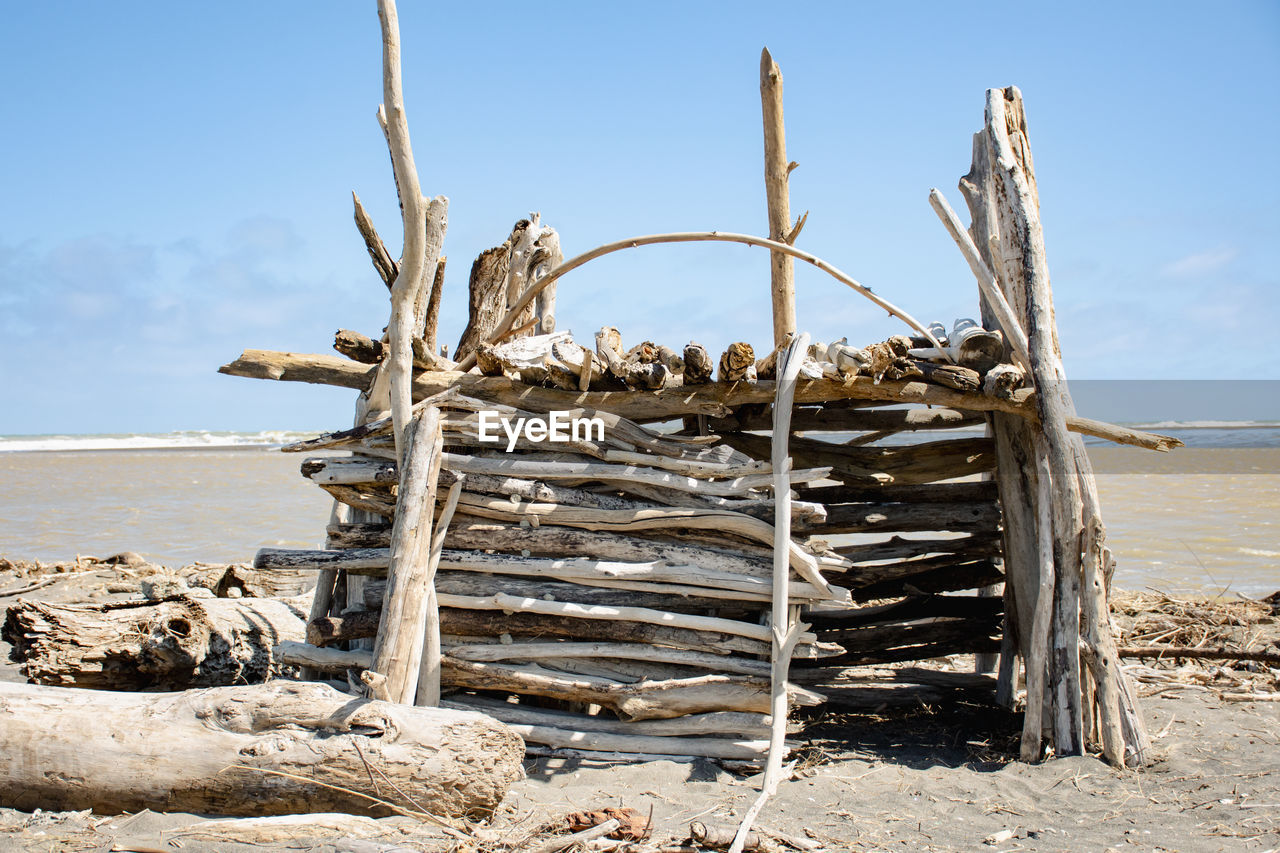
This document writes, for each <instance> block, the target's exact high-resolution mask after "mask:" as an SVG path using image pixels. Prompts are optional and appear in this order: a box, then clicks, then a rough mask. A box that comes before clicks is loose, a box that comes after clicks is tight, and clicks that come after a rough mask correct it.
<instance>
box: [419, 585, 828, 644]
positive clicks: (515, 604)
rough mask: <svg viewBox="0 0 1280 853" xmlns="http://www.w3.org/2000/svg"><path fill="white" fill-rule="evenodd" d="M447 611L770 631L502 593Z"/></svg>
mask: <svg viewBox="0 0 1280 853" xmlns="http://www.w3.org/2000/svg"><path fill="white" fill-rule="evenodd" d="M440 604H441V606H443V607H457V608H460V609H465V610H506V611H509V612H511V613H541V614H543V615H545V616H561V617H565V618H570V619H604V620H609V621H620V622H648V623H649V624H652V625H665V626H669V627H673V628H687V629H689V630H692V631H713V632H717V633H722V634H736V635H738V636H740V637H747V638H749V639H753V640H759V641H761V642H768V640H769V629H768V628H766V627H765V626H763V625H756V624H752V623H749V622H739V621H737V620H736V619H722V618H720V617H718V616H696V615H693V614H689V613H666V612H663V611H660V610H652V609H650V608H646V607H602V606H598V605H597V606H583V605H580V604H574V603H572V602H567V601H544V600H542V599H540V598H517V597H516V596H514V595H507V594H505V593H498V594H497V595H493V596H489V597H487V598H479V597H475V596H468V595H441V596H440ZM816 639H817V637H816V636H814V635H813V634H809V633H803V632H802V633H800V634H799V635H798V640H799V641H801V642H808V643H811V642H813V641H814V640H816Z"/></svg>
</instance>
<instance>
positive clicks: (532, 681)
mask: <svg viewBox="0 0 1280 853" xmlns="http://www.w3.org/2000/svg"><path fill="white" fill-rule="evenodd" d="M444 678H445V681H446V682H447V683H450V684H454V685H457V686H461V687H467V688H471V689H476V690H499V691H511V692H515V693H528V694H532V695H535V696H549V697H552V698H557V699H569V700H572V701H578V702H587V703H592V704H596V705H600V706H602V707H605V708H610V709H612V710H613V711H615V712H616V713H617V714H618V715H619V716H620V717H622V718H623V719H627V720H654V719H669V718H671V717H681V716H684V715H686V714H701V713H707V712H709V711H750V712H755V713H762V712H766V711H768V709H769V692H768V683H767V681H765V680H764V679H757V678H750V677H747V676H739V675H699V676H694V677H691V678H679V679H665V680H661V681H641V682H637V683H635V684H623V683H622V682H618V681H612V680H610V679H606V678H599V677H596V676H586V675H573V676H569V675H566V674H563V673H554V672H551V671H550V670H546V669H543V668H541V667H538V666H533V665H526V666H507V665H503V664H496V663H476V662H473V661H462V660H458V659H456V658H453V657H450V656H449V655H445V657H444ZM791 693H792V699H793V701H794V702H796V703H797V704H799V705H809V706H812V705H816V704H819V703H820V702H821V701H822V700H821V697H820V695H819V694H815V693H813V692H812V691H809V690H805V689H803V688H799V687H796V686H795V685H792V686H791Z"/></svg>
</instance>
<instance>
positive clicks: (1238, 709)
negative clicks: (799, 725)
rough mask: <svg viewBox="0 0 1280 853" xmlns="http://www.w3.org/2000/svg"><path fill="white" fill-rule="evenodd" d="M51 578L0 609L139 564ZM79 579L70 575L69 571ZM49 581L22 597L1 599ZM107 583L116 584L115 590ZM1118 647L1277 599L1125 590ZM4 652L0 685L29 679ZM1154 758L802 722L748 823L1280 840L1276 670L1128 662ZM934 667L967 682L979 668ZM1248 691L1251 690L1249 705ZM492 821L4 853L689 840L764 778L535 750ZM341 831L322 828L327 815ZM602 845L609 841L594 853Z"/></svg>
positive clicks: (168, 833)
mask: <svg viewBox="0 0 1280 853" xmlns="http://www.w3.org/2000/svg"><path fill="white" fill-rule="evenodd" d="M61 568H62V569H63V570H64V572H63V573H62V575H61V576H59V575H56V574H50V573H48V572H46V571H44V570H42V569H37V568H36V567H34V566H32V565H30V564H17V565H13V564H9V565H8V568H7V569H6V570H3V571H0V596H5V597H4V598H0V603H4V604H5V605H8V604H9V603H11V602H13V601H14V600H16V599H17V598H19V597H25V598H32V599H37V600H41V601H50V602H63V603H75V602H88V601H94V602H102V601H103V600H107V599H114V600H122V599H125V598H129V597H131V596H132V597H136V591H131V586H130V585H131V584H136V583H137V582H138V575H139V574H140V573H141V574H145V573H146V570H142V571H141V572H140V571H139V570H136V569H135V570H133V571H130V570H128V569H126V568H124V567H112V566H102V565H94V564H88V563H85V564H83V565H82V566H81V568H79V569H77V568H76V567H75V566H74V565H70V566H68V565H63V566H62V567H61ZM77 571H78V572H79V573H78V574H75V573H74V572H77ZM42 581H46V582H47V583H45V584H44V585H42V586H40V587H39V588H38V589H33V590H30V591H29V592H26V593H23V594H22V595H21V596H9V595H7V593H8V592H9V591H12V590H17V589H20V588H24V587H30V586H32V585H34V584H39V583H41V582H42ZM110 590H114V591H110ZM1116 611H1117V624H1118V626H1119V627H1120V629H1121V630H1122V632H1123V635H1124V637H1126V638H1127V637H1137V636H1142V635H1143V634H1144V632H1147V631H1149V630H1150V629H1151V628H1152V627H1153V626H1164V625H1172V624H1175V623H1177V624H1178V625H1180V626H1181V628H1182V630H1183V631H1184V632H1185V634H1186V637H1182V636H1178V637H1175V638H1174V639H1175V640H1176V641H1182V640H1184V639H1186V638H1188V637H1192V636H1194V635H1196V634H1197V633H1199V635H1200V636H1201V637H1202V638H1206V637H1207V638H1210V639H1213V640H1214V641H1215V642H1217V641H1219V640H1222V641H1223V642H1228V641H1229V642H1235V643H1239V644H1247V645H1248V647H1249V648H1251V649H1255V650H1270V651H1271V652H1273V653H1274V652H1280V627H1278V626H1277V621H1276V615H1275V614H1276V610H1275V608H1274V606H1273V605H1271V604H1268V603H1262V602H1254V603H1245V602H1242V601H1240V600H1239V599H1235V600H1231V599H1219V600H1216V601H1215V600H1209V599H1204V598H1200V599H1193V598H1185V597H1169V596H1161V595H1153V594H1136V593H1120V594H1118V595H1117V596H1116ZM9 653H10V647H9V646H7V645H0V656H3V657H4V658H5V661H4V663H3V665H2V666H0V679H2V680H5V681H23V680H25V679H24V678H23V675H22V673H21V671H20V668H19V666H18V665H17V664H15V663H14V662H12V661H11V660H9V659H8V658H9ZM1130 663H1131V667H1130V672H1131V675H1133V676H1134V677H1135V679H1136V680H1137V681H1138V686H1139V692H1140V693H1141V694H1142V695H1143V697H1144V698H1143V702H1142V708H1143V712H1144V715H1145V719H1146V723H1147V727H1148V729H1149V731H1150V733H1151V735H1152V739H1153V743H1154V748H1155V753H1156V760H1155V761H1154V762H1153V763H1152V765H1151V766H1149V767H1146V768H1143V769H1142V770H1140V771H1132V770H1126V771H1122V770H1117V769H1115V768H1113V767H1111V766H1109V765H1107V764H1105V763H1103V762H1102V761H1100V760H1098V759H1097V758H1094V757H1071V758H1063V759H1058V760H1052V761H1047V762H1045V763H1043V764H1039V765H1028V764H1023V763H1020V762H1017V761H1015V760H1014V758H1015V757H1016V753H1017V743H1018V734H1019V732H1020V730H1021V716H1020V715H1019V714H1015V713H1010V712H1007V711H1004V710H1003V709H1000V708H997V707H994V706H993V705H991V704H990V703H988V702H984V701H981V700H980V699H975V698H974V697H972V696H968V695H966V696H965V697H964V698H958V699H957V701H955V702H948V703H946V704H938V705H917V706H914V707H906V708H885V709H882V710H880V711H878V712H874V713H865V712H864V713H841V712H839V711H838V710H835V711H833V710H826V711H824V712H823V713H822V714H821V715H818V714H814V713H811V714H810V718H811V720H812V722H811V723H810V726H809V728H808V729H807V731H806V735H805V741H806V743H805V746H803V747H802V749H801V750H800V751H799V753H798V755H797V756H796V757H797V761H798V763H797V768H796V772H795V775H794V777H793V778H791V779H790V780H789V781H786V782H785V783H784V784H783V785H782V786H781V789H780V790H779V793H778V795H777V796H776V797H774V798H773V799H771V800H770V801H769V803H768V804H767V805H766V807H765V809H764V811H763V813H762V815H761V817H760V819H759V820H758V822H757V825H758V827H759V828H760V830H761V832H762V833H764V834H765V835H766V842H767V843H768V844H770V845H772V846H771V847H770V848H769V849H779V850H785V849H793V848H792V847H790V846H788V844H787V843H786V842H785V841H782V840H779V839H778V838H776V837H775V838H773V839H769V838H768V833H769V832H771V831H772V832H774V833H780V834H781V835H783V836H791V837H793V839H803V841H804V843H812V844H814V845H816V846H814V847H812V848H810V849H815V850H829V851H841V850H858V851H881V850H885V851H888V850H903V851H905V850H938V851H949V850H973V849H982V850H993V851H995V850H1000V851H1021V850H1027V851H1076V850H1116V851H1128V850H1134V851H1140V850H1151V851H1167V850H1176V851H1189V853H1198V851H1205V853H1208V851H1227V850H1250V851H1255V850H1256V851H1266V850H1274V849H1276V848H1277V847H1278V846H1280V749H1277V747H1278V746H1280V703H1277V702H1275V701H1272V700H1273V699H1274V698H1275V697H1277V696H1280V692H1276V691H1278V690H1280V672H1277V670H1274V669H1268V668H1267V667H1265V666H1262V665H1259V664H1255V663H1251V662H1237V663H1235V664H1231V665H1224V664H1223V663H1222V662H1220V661H1198V662H1194V661H1193V662H1186V663H1180V664H1179V663H1172V662H1158V661H1157V662H1152V661H1132V662H1130ZM931 665H934V666H938V667H943V668H953V669H956V670H960V671H964V670H966V669H969V670H970V671H971V668H972V659H971V658H953V659H950V660H937V661H933V662H931ZM1244 696H1255V697H1256V698H1253V699H1243V700H1242V698H1241V697H1244ZM525 774H526V778H525V779H524V780H523V781H521V782H519V783H517V784H516V785H515V786H514V788H513V789H512V790H511V792H510V793H509V794H508V796H507V798H506V800H505V801H504V802H503V804H502V806H501V808H500V810H499V811H498V813H497V814H495V815H494V816H493V818H492V820H491V821H488V822H484V823H480V824H476V825H475V826H474V827H472V829H471V837H470V838H468V839H466V840H459V839H456V838H448V837H445V836H443V835H441V833H440V830H439V829H438V828H436V827H434V826H432V825H431V824H429V823H424V822H422V821H421V820H414V819H411V818H408V817H388V818H381V819H377V820H372V819H368V818H359V819H353V818H351V817H349V816H347V817H342V818H332V819H331V820H329V819H320V818H317V817H316V816H305V815H304V816H300V817H298V818H297V819H295V820H294V821H293V822H292V823H288V822H286V823H285V824H284V825H283V826H282V825H281V823H280V821H281V819H274V818H273V819H269V820H267V821H266V822H265V823H264V820H263V819H240V820H227V819H218V818H210V817H207V816H201V815H193V814H185V813H170V814H159V813H153V812H143V813H140V814H136V815H105V814H93V813H90V812H43V811H39V810H37V811H36V812H22V811H16V810H13V809H3V810H0V850H22V851H69V850H104V851H105V850H121V851H124V850H135V851H155V850H164V851H171V850H211V851H240V850H251V849H263V848H264V847H265V848H267V849H298V850H315V851H334V853H337V851H351V853H363V852H364V851H384V853H390V851H392V850H397V849H398V850H406V849H407V850H419V851H446V850H458V851H461V850H476V851H516V850H528V849H533V848H534V846H535V845H536V844H538V843H541V842H543V841H545V840H547V839H549V838H551V837H553V836H554V835H555V834H556V833H558V832H562V831H564V829H565V826H566V824H565V820H566V816H567V815H569V814H571V813H574V812H582V811H587V810H598V809H606V808H610V807H627V808H631V809H635V810H637V812H638V813H639V814H641V815H643V816H645V818H646V820H648V819H649V816H650V815H651V816H652V817H651V819H652V836H651V837H650V838H649V839H648V840H647V841H646V842H644V843H643V844H636V845H633V846H631V847H617V848H614V849H620V850H635V851H639V850H663V849H672V850H675V849H680V847H679V844H680V842H681V841H682V840H683V839H684V838H685V837H686V836H687V835H688V833H689V827H690V824H691V823H693V822H700V823H705V824H708V825H712V826H724V827H732V826H736V824H737V822H738V820H740V819H741V816H742V814H743V813H744V811H745V810H746V809H747V808H748V807H749V806H750V804H751V802H752V801H753V800H754V799H755V796H756V790H757V787H758V782H759V779H758V777H751V776H742V775H738V774H735V773H731V772H729V771H727V770H725V769H723V768H721V767H719V766H717V765H715V764H713V763H711V762H706V761H696V762H672V761H654V762H648V763H644V764H633V765H620V766H608V765H603V764H600V763H598V762H595V761H588V760H583V759H560V758H557V759H547V758H543V759H530V760H527V761H526V762H525ZM326 820H328V821H329V823H332V824H333V826H332V828H326V827H327V825H328V824H327V823H326ZM602 849H604V848H602Z"/></svg>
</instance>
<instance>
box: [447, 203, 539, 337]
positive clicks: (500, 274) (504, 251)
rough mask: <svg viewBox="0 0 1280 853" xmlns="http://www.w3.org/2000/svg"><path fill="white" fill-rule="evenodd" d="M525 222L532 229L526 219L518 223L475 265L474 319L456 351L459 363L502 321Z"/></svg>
mask: <svg viewBox="0 0 1280 853" xmlns="http://www.w3.org/2000/svg"><path fill="white" fill-rule="evenodd" d="M521 223H523V224H524V225H525V226H526V227H527V226H528V222H527V221H525V220H521V221H520V222H517V223H516V228H515V230H513V231H512V236H511V237H508V238H507V239H506V241H505V242H504V243H503V244H502V245H501V246H495V247H494V248H492V249H486V250H485V251H483V252H481V253H480V256H479V257H478V258H476V259H475V262H474V263H472V264H471V278H470V280H469V281H468V282H467V286H468V288H469V291H470V294H471V297H470V300H471V301H470V303H469V309H468V311H469V313H468V317H469V318H470V319H469V320H468V322H467V328H466V329H465V330H463V332H462V337H461V338H460V339H459V340H458V346H457V348H456V349H455V350H454V353H453V356H454V360H456V361H461V360H462V359H464V358H466V357H467V356H469V355H471V354H472V353H473V352H474V351H475V348H476V345H477V344H479V343H480V342H481V341H483V340H484V339H485V338H487V337H488V336H489V335H490V333H492V332H493V330H494V328H495V327H496V326H497V325H498V321H499V320H501V319H502V314H503V312H504V311H505V310H506V307H507V290H506V285H507V268H508V267H509V266H510V264H511V244H512V240H513V239H514V238H515V236H516V232H517V231H518V230H520V227H521Z"/></svg>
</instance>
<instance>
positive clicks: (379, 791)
mask: <svg viewBox="0 0 1280 853" xmlns="http://www.w3.org/2000/svg"><path fill="white" fill-rule="evenodd" d="M0 706H3V707H4V709H5V724H4V727H3V729H2V730H0V805H4V806H8V807H10V808H18V809H27V810H30V809H33V808H36V807H40V808H45V809H56V810H73V809H93V810H95V811H97V812H99V813H103V814H118V813H121V812H126V811H128V812H137V811H141V810H143V809H155V810H158V811H166V812H170V811H176V812H183V811H185V812H197V813H204V814H226V815H274V814H297V813H306V812H350V813H353V814H364V815H375V816H382V815H386V814H390V813H391V810H390V809H388V808H387V807H385V806H381V805H378V801H385V800H388V799H390V800H396V799H397V797H396V796H388V793H387V790H386V788H387V782H382V781H379V780H378V779H376V778H375V777H373V776H371V775H370V773H369V770H368V768H369V766H374V767H377V768H378V770H379V772H380V774H385V778H386V780H389V782H390V787H391V788H393V789H394V790H395V791H397V792H399V796H400V797H403V798H404V800H402V801H400V804H401V805H402V806H403V807H404V808H405V809H414V808H415V807H416V808H417V809H419V810H421V809H426V810H428V811H430V812H431V813H432V814H434V815H436V816H438V817H456V816H463V815H468V814H488V813H490V812H491V811H492V810H493V809H494V808H496V807H497V805H498V804H499V803H500V802H501V801H502V798H503V796H504V795H505V794H506V792H507V789H508V788H509V787H510V786H511V784H512V783H514V782H516V781H517V780H519V779H520V778H521V777H522V776H523V772H522V769H521V765H520V762H521V760H522V759H523V758H524V745H523V743H522V742H521V740H520V738H519V737H518V736H517V735H516V734H515V733H514V732H512V731H511V730H510V729H509V728H508V727H507V726H505V725H504V724H502V723H499V722H498V721H496V720H494V719H492V718H490V717H487V716H484V715H482V714H478V713H469V712H464V711H456V710H445V709H440V708H412V707H406V706H402V705H391V704H389V703H385V702H375V701H369V700H365V699H357V698H355V697H352V696H350V695H349V694H346V693H339V692H338V691H336V690H334V689H333V688H332V687H329V686H328V685H324V684H314V683H301V682H291V681H273V682H270V683H268V684H256V685H248V686H239V687H214V688H209V689H204V690H186V691H183V692H181V693H115V692H108V691H102V690H80V689H75V688H67V687H57V688H54V687H41V686H38V685H31V684H4V683H0ZM86 732H95V733H96V736H95V737H91V738H87V737H85V733H86ZM311 780H314V781H311Z"/></svg>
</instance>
